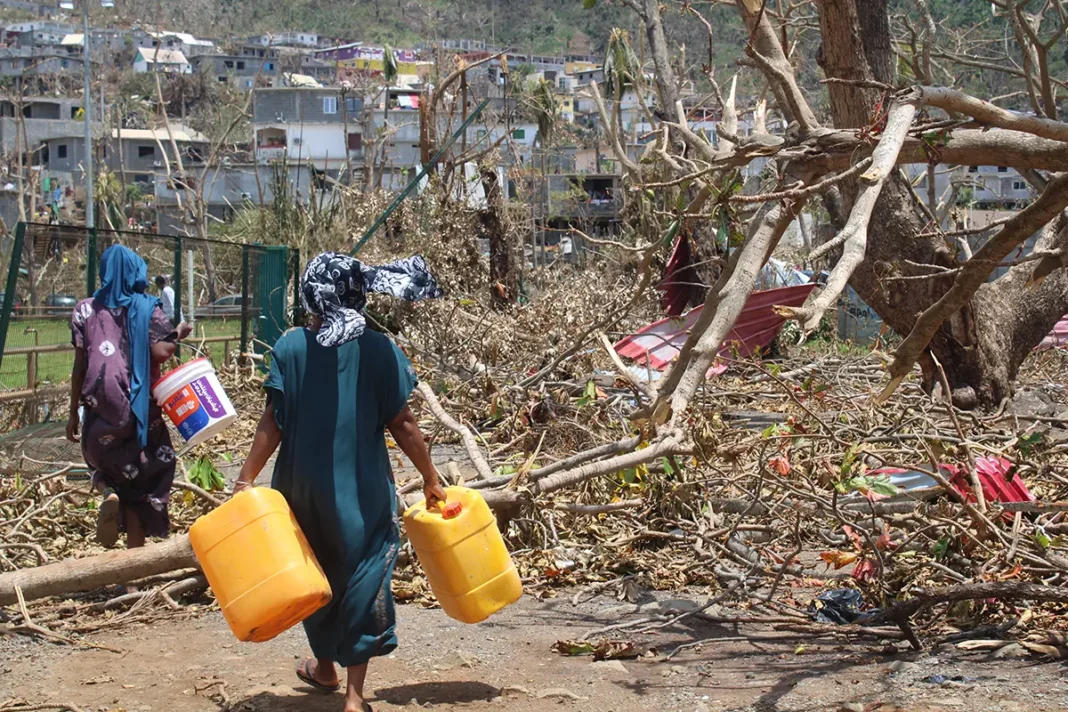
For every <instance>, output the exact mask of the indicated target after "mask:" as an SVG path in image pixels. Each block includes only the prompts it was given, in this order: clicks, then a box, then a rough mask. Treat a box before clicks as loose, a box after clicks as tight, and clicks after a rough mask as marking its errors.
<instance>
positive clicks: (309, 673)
mask: <svg viewBox="0 0 1068 712" xmlns="http://www.w3.org/2000/svg"><path fill="white" fill-rule="evenodd" d="M297 677H299V678H300V679H301V680H302V681H304V682H306V683H308V684H309V685H311V686H312V687H314V688H316V689H318V690H321V691H323V692H335V691H336V690H337V689H338V688H339V687H341V681H340V680H338V679H337V670H336V669H335V668H334V662H333V661H332V660H323V659H320V658H305V659H304V660H303V661H302V662H301V663H300V665H298V666H297Z"/></svg>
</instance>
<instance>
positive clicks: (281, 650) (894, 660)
mask: <svg viewBox="0 0 1068 712" xmlns="http://www.w3.org/2000/svg"><path fill="white" fill-rule="evenodd" d="M695 602H696V603H700V602H701V598H700V596H697V595H695V596H693V597H692V598H691V599H686V600H684V601H683V602H682V603H679V602H674V603H670V602H666V601H661V602H660V603H656V602H652V603H650V604H646V605H645V607H644V608H643V609H642V610H641V611H640V612H638V611H636V610H635V608H636V607H635V606H628V605H625V604H620V603H619V602H618V601H616V600H614V599H612V598H598V599H594V600H592V601H589V602H586V603H580V604H579V605H578V606H573V605H572V601H571V597H570V596H559V597H557V598H554V599H551V600H548V601H544V602H539V601H536V600H535V599H533V598H530V597H525V598H524V599H523V600H522V601H520V602H519V603H518V604H516V605H514V606H512V607H511V608H509V609H507V610H505V611H503V612H501V613H500V614H498V615H497V616H495V617H494V618H492V619H491V620H489V621H487V622H485V623H482V624H480V625H477V626H463V625H460V624H457V623H455V622H453V621H451V620H450V619H448V618H447V617H446V616H445V615H444V614H443V613H442V612H441V611H438V610H426V609H422V608H418V607H415V606H400V607H399V611H398V618H399V620H398V628H399V637H400V641H401V645H400V648H399V649H398V650H397V651H396V652H395V653H394V654H392V655H390V656H388V657H386V658H384V659H380V660H376V661H374V662H373V663H372V665H371V670H370V675H369V678H368V690H369V692H370V694H371V700H372V702H373V704H374V706H375V709H376V710H394V709H416V708H417V707H422V708H426V709H457V710H472V711H480V710H499V709H506V710H515V711H516V712H524V711H534V710H539V711H540V710H555V709H575V710H580V709H581V710H618V711H619V712H638V711H639V710H642V711H644V710H673V711H678V712H695V711H708V712H712V711H727V710H739V711H741V710H755V711H760V712H771V711H776V712H778V711H781V712H795V711H796V712H800V711H802V710H875V709H878V710H880V712H889V711H890V710H928V711H932V710H945V711H946V712H956V711H958V710H965V711H969V712H973V711H977V710H1001V711H1005V712H1009V711H1016V710H1019V711H1023V710H1029V711H1030V710H1066V709H1068V669H1066V668H1065V667H1064V666H1062V665H1058V664H1049V663H1044V664H1040V663H1036V662H1035V661H1034V659H1031V658H1017V657H1012V656H1003V657H1002V658H1000V659H992V658H991V656H990V655H989V654H981V655H976V654H965V653H961V652H959V651H957V650H956V649H955V648H952V647H949V648H947V649H945V650H942V649H940V650H936V651H932V652H927V653H922V654H914V653H899V654H896V655H887V654H886V653H885V650H884V648H883V646H881V645H879V644H873V645H866V644H863V643H859V644H858V643H850V644H839V643H835V642H833V641H829V642H817V641H812V640H805V636H804V635H802V634H797V633H781V632H776V631H773V630H770V629H768V628H763V629H762V628H760V627H755V626H746V627H744V628H738V629H736V628H734V627H720V626H714V625H710V624H704V623H698V624H695V625H694V626H688V625H682V626H680V627H678V628H675V629H668V630H666V631H664V632H662V633H661V634H659V635H655V636H644V637H643V638H641V641H642V642H643V643H646V644H652V645H655V646H656V647H657V648H658V649H659V656H658V657H656V658H649V659H640V660H626V661H610V662H602V663H594V662H592V661H591V658H588V657H562V656H560V655H557V654H555V653H553V652H551V651H550V648H551V646H552V644H553V643H554V642H556V641H557V640H561V639H576V638H580V637H582V633H583V632H585V631H587V630H590V629H593V628H597V627H600V626H603V625H607V624H611V623H616V622H619V621H621V620H625V619H626V616H628V615H641V616H646V615H648V614H649V613H650V612H651V611H652V610H656V609H657V608H659V609H660V610H665V609H669V610H682V609H683V608H682V607H684V606H687V605H691V606H692V605H693V603H695ZM742 635H745V636H750V638H749V639H748V640H738V638H739V637H741V636H742ZM709 638H712V639H720V640H718V641H717V640H712V641H711V642H709V643H707V644H706V645H703V646H702V647H700V648H698V649H692V650H687V651H684V652H682V653H680V654H679V655H678V656H676V657H674V658H672V659H671V660H665V657H666V656H667V654H668V653H669V652H671V651H673V650H674V649H675V647H676V646H678V645H679V644H680V643H685V642H692V641H695V640H702V639H709ZM89 640H91V641H92V642H94V643H97V644H101V645H107V646H111V647H114V648H118V649H120V650H122V651H123V652H122V653H121V654H119V653H114V652H108V651H104V650H91V649H74V648H71V647H68V646H60V645H55V644H51V643H43V642H39V641H33V640H29V639H25V638H19V639H7V640H0V703H2V701H3V700H8V699H11V698H17V699H21V700H25V701H27V702H29V703H32V704H40V703H44V702H46V701H63V702H70V703H74V704H76V705H78V706H79V707H81V708H82V709H84V710H99V711H101V712H104V711H106V710H113V711H117V710H125V711H126V712H214V711H216V710H220V709H227V708H226V704H229V705H230V707H229V709H232V710H240V711H243V712H296V711H297V710H300V711H310V712H332V711H335V710H336V711H339V710H340V709H341V699H342V698H341V695H340V694H335V695H322V694H318V693H314V692H312V691H310V690H309V689H308V688H307V687H306V686H304V685H303V684H302V683H301V682H300V681H299V680H297V678H296V677H295V675H294V673H293V670H294V667H295V666H296V664H297V663H298V661H299V660H300V659H301V657H302V656H304V655H305V654H306V647H305V641H304V638H303V633H302V631H301V630H300V628H299V627H298V628H296V629H294V630H290V631H288V632H287V633H285V634H283V635H282V636H280V637H279V638H277V639H275V640H273V641H271V642H269V643H262V644H244V643H238V642H237V641H236V640H235V639H234V638H233V637H232V635H231V634H230V632H229V629H228V628H227V626H226V623H225V622H224V621H223V618H222V616H221V614H220V613H219V611H218V610H217V609H215V608H209V607H204V608H202V610H200V611H199V612H194V613H181V614H173V615H172V616H171V617H167V618H164V619H162V620H161V621H159V622H157V623H153V624H151V625H143V624H133V625H128V626H124V627H121V628H117V629H115V630H112V631H104V632H101V633H99V634H96V635H94V636H92V637H90V638H89ZM801 645H804V646H805V647H804V649H803V650H799V646H801ZM932 675H941V676H944V678H946V679H945V681H942V680H940V679H935V680H934V681H932V680H930V679H927V680H925V678H929V676H932ZM220 693H221V694H220ZM224 696H225V697H224ZM0 708H2V704H0Z"/></svg>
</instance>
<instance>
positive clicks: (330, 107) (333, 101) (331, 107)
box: [323, 96, 337, 114]
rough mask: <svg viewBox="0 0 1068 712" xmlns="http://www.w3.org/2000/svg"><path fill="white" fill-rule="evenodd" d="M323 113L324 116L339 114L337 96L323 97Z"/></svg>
mask: <svg viewBox="0 0 1068 712" xmlns="http://www.w3.org/2000/svg"><path fill="white" fill-rule="evenodd" d="M323 113H324V114H336V113H337V97H336V96H324V97H323Z"/></svg>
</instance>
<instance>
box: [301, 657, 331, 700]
mask: <svg viewBox="0 0 1068 712" xmlns="http://www.w3.org/2000/svg"><path fill="white" fill-rule="evenodd" d="M311 662H312V659H311V658H304V662H302V663H301V664H300V665H298V666H297V677H299V678H300V681H301V682H303V683H304V684H305V685H310V686H311V687H314V688H315V689H316V690H319V691H320V692H327V693H329V692H337V691H338V690H340V689H341V682H340V681H338V682H335V683H334V684H333V685H324V684H323V683H321V682H319V681H318V680H316V679H315V676H314V675H313V674H312V672H311Z"/></svg>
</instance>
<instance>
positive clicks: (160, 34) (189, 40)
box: [146, 30, 215, 47]
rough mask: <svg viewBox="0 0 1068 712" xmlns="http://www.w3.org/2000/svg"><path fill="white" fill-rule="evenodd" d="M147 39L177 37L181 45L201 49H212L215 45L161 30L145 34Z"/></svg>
mask: <svg viewBox="0 0 1068 712" xmlns="http://www.w3.org/2000/svg"><path fill="white" fill-rule="evenodd" d="M146 34H147V35H148V36H149V37H155V38H156V39H163V38H164V37H177V38H178V39H179V40H181V41H182V44H187V45H191V46H192V45H199V46H201V47H214V46H215V43H214V42H212V41H211V40H198V39H197V38H196V37H194V36H193V35H191V34H189V33H187V32H168V31H167V30H163V31H162V32H147V33H146Z"/></svg>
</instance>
